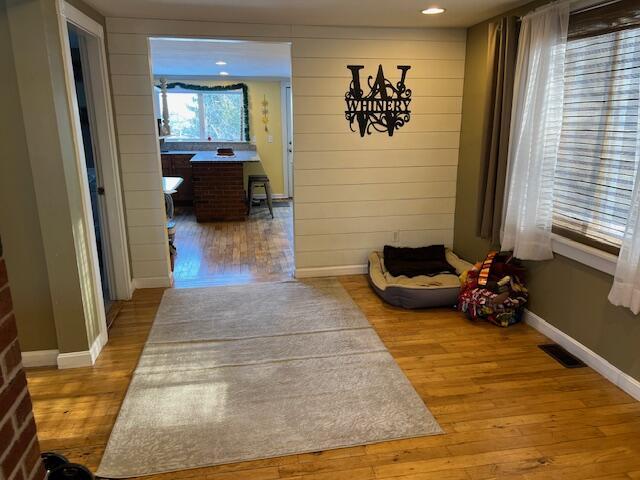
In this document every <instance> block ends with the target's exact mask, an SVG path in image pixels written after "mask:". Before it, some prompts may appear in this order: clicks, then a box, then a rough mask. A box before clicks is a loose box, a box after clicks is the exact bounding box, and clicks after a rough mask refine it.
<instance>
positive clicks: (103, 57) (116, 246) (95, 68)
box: [57, 0, 133, 300]
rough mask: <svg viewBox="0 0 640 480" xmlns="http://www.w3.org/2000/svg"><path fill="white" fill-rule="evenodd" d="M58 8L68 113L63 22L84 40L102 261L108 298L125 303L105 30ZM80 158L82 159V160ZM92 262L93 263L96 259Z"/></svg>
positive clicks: (69, 74)
mask: <svg viewBox="0 0 640 480" xmlns="http://www.w3.org/2000/svg"><path fill="white" fill-rule="evenodd" d="M57 5H58V11H59V14H60V17H61V22H60V28H61V35H62V41H63V46H64V48H63V55H64V56H65V62H64V68H65V77H66V78H67V82H68V83H67V90H68V92H69V93H70V94H73V95H72V98H70V101H71V102H72V103H73V104H74V105H73V106H72V107H73V108H72V111H75V112H76V113H77V102H75V98H76V97H75V84H74V83H73V65H72V63H71V56H70V54H69V32H68V28H67V22H68V23H71V24H72V25H74V26H75V27H77V28H79V29H80V30H82V31H83V32H84V33H85V34H86V35H87V39H88V41H87V42H86V51H87V55H86V59H87V61H88V62H87V65H85V66H84V67H85V69H86V71H87V72H88V78H86V79H85V82H86V83H87V84H88V89H87V90H88V92H90V95H91V102H90V103H91V105H92V109H91V110H92V111H93V115H92V116H93V120H94V123H95V127H96V128H95V130H96V131H95V132H93V131H92V132H91V133H92V140H93V142H94V144H95V148H94V155H95V158H96V167H97V168H98V169H99V170H100V172H101V174H102V178H101V180H102V183H103V186H104V189H105V195H104V197H103V198H104V205H105V209H106V212H105V213H106V215H105V218H104V222H105V224H106V225H105V226H106V232H104V236H105V239H107V243H108V252H109V257H110V258H107V259H105V263H106V264H108V265H109V267H108V268H109V273H110V275H109V277H110V282H111V283H112V285H111V295H112V297H113V300H129V299H130V298H131V295H132V294H133V284H132V281H131V266H130V262H129V248H128V242H127V230H126V225H125V214H124V200H123V195H122V185H121V181H120V165H119V163H118V154H117V144H116V134H115V126H114V125H115V121H114V116H113V106H112V100H111V87H110V84H109V71H108V68H107V53H106V48H105V36H104V28H103V27H102V25H100V24H99V23H98V22H96V21H95V20H93V19H92V18H90V17H89V16H87V15H86V14H84V13H82V12H81V11H80V10H78V9H77V8H75V7H74V6H73V5H70V4H69V3H67V2H66V1H64V0H57ZM69 81H71V84H69ZM74 123H75V122H74ZM76 127H77V125H76ZM78 134H80V135H81V132H80V131H74V138H75V139H76V142H79V143H78V144H79V145H82V143H81V142H82V136H80V137H78ZM82 159H83V161H84V156H83V157H82ZM83 165H84V163H83ZM84 170H86V165H85V168H84V169H82V172H84ZM82 172H81V173H82ZM84 173H86V172H84ZM80 180H82V183H83V184H84V183H86V177H85V178H82V179H80ZM87 193H88V192H87ZM88 207H89V211H86V209H85V217H86V218H89V219H91V218H92V216H91V210H90V208H91V205H90V204H88ZM93 260H95V261H96V262H97V257H96V258H95V259H93Z"/></svg>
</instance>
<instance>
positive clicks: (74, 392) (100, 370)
mask: <svg viewBox="0 0 640 480" xmlns="http://www.w3.org/2000/svg"><path fill="white" fill-rule="evenodd" d="M340 281H341V282H342V283H343V285H344V286H345V287H346V289H347V290H348V292H349V293H350V295H351V296H352V297H353V298H354V300H355V301H356V302H357V304H358V305H359V306H360V308H361V309H362V310H363V311H364V313H365V314H366V316H367V318H368V319H369V321H370V322H371V323H372V324H373V326H374V327H375V329H376V331H377V332H378V334H379V335H380V337H381V338H382V340H383V341H384V343H385V344H386V346H387V347H388V348H389V350H390V352H391V353H392V354H393V356H394V357H395V359H396V361H397V362H398V364H399V365H400V366H401V367H402V369H403V370H404V372H405V373H406V375H407V377H408V378H409V379H410V380H411V382H412V383H413V385H414V387H415V388H416V390H417V391H418V393H419V394H420V395H421V397H422V398H423V399H424V401H425V402H426V404H427V405H428V407H429V408H430V409H431V411H432V412H433V413H434V415H435V417H436V419H437V420H438V422H440V425H441V426H442V427H443V428H444V430H445V431H446V434H444V435H438V436H433V437H424V438H415V439H409V440H399V441H391V442H385V443H380V444H375V445H366V446H358V447H352V448H345V449H338V450H332V451H324V452H317V453H313V454H302V455H292V456H288V457H282V458H274V459H267V460H260V461H252V462H246V463H238V464H231V465H223V466H218V467H211V468H203V469H197V470H188V471H183V472H178V473H171V474H165V475H156V476H153V477H145V478H154V479H185V478H198V479H210V480H214V479H218V480H222V479H225V480H229V479H238V480H269V479H288V480H343V479H344V480H347V479H348V480H368V479H395V480H427V479H438V480H455V479H464V480H480V479H494V478H500V479H525V480H533V479H541V480H542V479H544V480H547V479H552V480H553V479H562V480H587V479H596V478H597V479H603V480H604V479H608V480H614V479H616V480H623V479H624V480H631V479H640V402H636V401H634V400H633V399H632V398H631V397H629V396H628V395H627V394H625V393H624V392H622V391H621V390H619V389H618V388H617V387H615V386H614V385H613V384H611V383H609V382H608V381H606V380H605V379H604V378H602V377H601V376H600V375H598V374H597V373H595V372H594V371H593V370H591V369H589V368H581V369H573V370H570V369H565V368H563V367H561V366H560V365H559V364H558V363H556V362H555V361H554V360H552V359H551V358H549V357H548V356H547V355H546V354H544V353H543V352H542V351H540V350H539V349H538V348H537V346H536V345H538V344H539V343H542V342H544V341H545V338H544V337H543V336H542V335H540V334H539V333H537V332H536V331H534V330H532V329H531V328H529V327H528V326H527V325H524V324H520V325H515V326H513V327H510V328H508V329H500V328H497V327H494V326H492V325H489V324H484V323H482V324H475V323H471V322H470V321H468V320H467V319H465V318H464V317H463V316H461V315H460V314H459V313H457V312H454V311H451V310H447V309H434V310H428V311H419V312H415V311H405V310H401V309H397V308H393V307H390V306H387V305H385V304H383V303H382V302H381V301H380V299H379V298H378V297H376V296H375V295H374V294H373V293H372V292H371V290H370V288H369V286H368V285H367V281H366V278H365V277H363V276H351V277H342V278H341V279H340ZM161 295H162V290H160V289H156V290H139V291H137V292H136V293H135V295H134V298H133V300H132V301H130V302H125V304H124V305H123V307H122V309H121V311H120V313H119V315H118V318H117V319H116V322H115V325H114V327H113V329H112V330H111V333H110V338H109V343H108V344H107V345H106V347H105V348H104V350H103V352H102V354H101V355H100V357H99V359H98V361H97V363H96V365H95V367H94V368H83V369H76V370H63V371H57V370H51V369H32V370H30V371H29V372H28V379H29V389H30V391H31V394H32V398H33V402H34V412H35V418H36V422H37V425H38V434H39V437H40V441H41V444H42V445H41V446H42V448H43V450H57V451H60V452H62V453H64V454H66V455H68V456H69V457H70V459H71V460H72V461H76V462H80V463H84V464H87V465H88V466H89V467H90V468H92V469H94V470H95V469H96V468H97V466H98V463H99V461H100V456H101V454H102V452H103V449H104V447H105V444H106V441H107V439H108V437H109V433H110V430H111V428H112V426H113V423H114V421H115V419H116V415H117V413H118V409H119V407H120V404H121V402H122V400H123V397H124V394H125V391H126V389H127V385H128V383H129V379H130V376H131V373H132V371H133V369H134V368H135V366H136V362H137V360H138V357H139V355H140V352H141V349H142V346H143V344H144V342H145V339H146V336H147V333H148V331H149V328H150V326H151V323H152V321H153V318H154V315H155V312H156V309H157V307H158V304H159V302H160V298H161Z"/></svg>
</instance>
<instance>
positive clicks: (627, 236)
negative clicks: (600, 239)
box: [609, 92, 640, 315]
mask: <svg viewBox="0 0 640 480" xmlns="http://www.w3.org/2000/svg"><path fill="white" fill-rule="evenodd" d="M638 93H639V94H640V92H638ZM637 118H638V131H639V132H640V106H639V108H638V117H637ZM635 160H636V178H635V182H634V185H633V193H632V194H631V208H630V210H629V219H628V220H627V227H626V229H625V231H624V237H623V239H622V245H621V247H620V254H619V255H618V263H617V264H616V273H615V275H614V277H613V286H612V287H611V291H610V292H609V301H610V302H611V303H613V304H614V305H618V306H622V307H628V308H629V309H631V311H632V312H633V313H635V314H636V315H637V314H638V313H640V166H639V165H640V136H638V138H637V139H636V158H635Z"/></svg>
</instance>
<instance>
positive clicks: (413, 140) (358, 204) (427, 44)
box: [292, 27, 465, 273]
mask: <svg viewBox="0 0 640 480" xmlns="http://www.w3.org/2000/svg"><path fill="white" fill-rule="evenodd" d="M294 37H295V38H294V41H293V47H292V56H293V95H294V131H295V137H294V139H295V201H296V202H295V214H296V222H295V225H296V266H297V268H298V269H302V270H303V272H304V269H307V271H310V272H311V273H313V272H314V271H317V270H316V269H317V268H322V267H336V266H337V267H344V266H355V265H362V264H365V263H366V258H367V255H368V253H369V252H370V251H371V250H372V249H381V248H382V246H383V245H385V244H396V245H403V246H418V245H426V244H432V243H445V244H447V245H451V243H452V240H453V213H454V208H455V185H456V170H457V162H458V142H459V135H460V114H461V104H462V79H463V76H464V55H465V32H464V31H463V30H434V29H431V30H413V29H411V30H395V29H394V30H388V29H368V28H354V29H351V28H320V27H294ZM351 64H357V65H364V66H365V68H364V69H363V70H362V71H361V80H362V81H363V82H365V80H366V75H372V76H374V77H375V75H376V72H377V68H378V65H379V64H382V66H383V68H384V73H385V76H386V77H387V78H389V79H390V80H392V81H396V80H398V79H399V71H398V70H397V66H398V65H410V66H411V70H409V72H408V75H407V81H406V84H407V87H408V88H410V89H411V90H412V93H413V96H412V98H413V100H412V102H411V105H410V107H411V110H412V115H411V121H410V122H409V123H408V124H406V125H405V126H404V127H403V128H401V129H400V130H398V131H396V132H395V133H394V135H393V137H389V136H388V135H386V134H380V133H374V134H372V135H370V136H365V138H361V137H360V135H359V134H358V133H354V132H351V130H350V129H349V125H348V123H347V121H346V120H345V116H344V110H345V101H344V95H345V92H346V91H347V89H348V86H349V82H350V81H351V73H350V71H349V70H348V69H347V68H346V66H347V65H351ZM354 127H355V128H357V126H354Z"/></svg>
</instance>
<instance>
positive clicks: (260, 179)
mask: <svg viewBox="0 0 640 480" xmlns="http://www.w3.org/2000/svg"><path fill="white" fill-rule="evenodd" d="M255 187H262V188H264V192H265V193H266V195H267V206H268V207H269V213H271V218H273V203H272V199H271V184H270V183H269V177H267V176H266V175H249V188H248V190H249V208H248V210H247V215H251V207H252V206H253V189H254V188H255Z"/></svg>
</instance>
